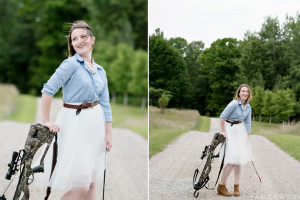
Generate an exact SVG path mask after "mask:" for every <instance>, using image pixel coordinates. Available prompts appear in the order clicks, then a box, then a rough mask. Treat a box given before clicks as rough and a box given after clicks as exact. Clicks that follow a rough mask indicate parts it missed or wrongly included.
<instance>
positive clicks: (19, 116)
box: [10, 95, 37, 123]
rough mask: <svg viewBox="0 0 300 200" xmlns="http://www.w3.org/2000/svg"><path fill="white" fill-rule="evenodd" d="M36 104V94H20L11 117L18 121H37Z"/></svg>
mask: <svg viewBox="0 0 300 200" xmlns="http://www.w3.org/2000/svg"><path fill="white" fill-rule="evenodd" d="M36 106H37V105H36V99H35V97H34V96H30V95H19V96H18V97H17V101H16V106H15V108H14V112H13V113H12V115H11V116H10V119H11V120H14V121H17V122H27V123H32V122H34V121H35V115H36Z"/></svg>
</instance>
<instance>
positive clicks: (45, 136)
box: [0, 124, 55, 200]
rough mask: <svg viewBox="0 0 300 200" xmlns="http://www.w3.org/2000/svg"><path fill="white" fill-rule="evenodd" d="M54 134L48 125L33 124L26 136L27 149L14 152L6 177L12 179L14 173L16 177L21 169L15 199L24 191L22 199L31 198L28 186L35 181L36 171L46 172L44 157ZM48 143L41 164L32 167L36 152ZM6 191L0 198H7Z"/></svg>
mask: <svg viewBox="0 0 300 200" xmlns="http://www.w3.org/2000/svg"><path fill="white" fill-rule="evenodd" d="M54 136H55V135H54V134H52V133H51V132H50V131H49V128H48V127H46V126H43V125H41V124H34V125H31V126H30V129H29V133H28V136H27V138H26V142H25V149H22V150H20V151H19V152H15V151H14V152H13V154H12V160H11V162H10V163H8V167H9V169H8V172H7V174H6V177H5V178H6V179H8V180H10V179H11V176H12V175H14V177H15V175H16V172H17V171H19V170H20V169H21V172H20V176H19V181H18V184H17V188H16V191H15V194H14V197H13V200H19V199H20V197H21V193H22V192H23V193H24V195H23V197H22V200H29V196H30V192H29V188H28V186H29V185H30V184H31V183H32V182H33V180H34V174H35V173H38V172H44V158H45V156H46V154H47V151H48V149H49V147H50V145H51V142H52V140H53V138H54ZM46 143H47V147H46V149H45V151H44V153H43V156H42V158H41V161H40V165H38V166H37V167H34V168H31V163H32V159H33V157H34V155H35V153H36V152H37V150H38V149H39V148H40V147H41V146H42V145H44V144H46ZM14 177H13V178H14ZM12 181H13V180H11V182H12ZM11 182H10V184H11ZM10 184H9V185H8V187H9V186H10ZM8 187H7V188H6V190H5V192H6V191H7V189H8ZM5 192H4V193H3V195H2V196H1V197H0V200H6V197H5Z"/></svg>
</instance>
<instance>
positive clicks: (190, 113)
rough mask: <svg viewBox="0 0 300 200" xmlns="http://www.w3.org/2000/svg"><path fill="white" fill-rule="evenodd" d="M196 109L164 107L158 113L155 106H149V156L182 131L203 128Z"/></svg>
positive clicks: (161, 148) (159, 150) (170, 141)
mask: <svg viewBox="0 0 300 200" xmlns="http://www.w3.org/2000/svg"><path fill="white" fill-rule="evenodd" d="M201 119H203V118H199V113H198V111H195V110H178V109H166V112H165V113H160V110H159V109H158V108H156V107H150V108H149V157H152V156H153V155H155V154H157V153H158V152H161V151H162V150H163V149H164V148H166V146H167V145H168V144H170V143H172V142H173V141H174V140H175V139H176V138H178V137H179V136H180V135H181V134H182V133H185V132H187V131H190V130H194V129H195V128H196V127H197V128H199V129H200V128H201V129H202V128H203V129H205V127H206V126H203V125H202V124H201Z"/></svg>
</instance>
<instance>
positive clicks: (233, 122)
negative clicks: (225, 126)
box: [225, 120, 242, 126]
mask: <svg viewBox="0 0 300 200" xmlns="http://www.w3.org/2000/svg"><path fill="white" fill-rule="evenodd" d="M225 121H226V122H228V123H230V124H231V126H232V125H233V124H240V123H242V122H240V121H229V120H225Z"/></svg>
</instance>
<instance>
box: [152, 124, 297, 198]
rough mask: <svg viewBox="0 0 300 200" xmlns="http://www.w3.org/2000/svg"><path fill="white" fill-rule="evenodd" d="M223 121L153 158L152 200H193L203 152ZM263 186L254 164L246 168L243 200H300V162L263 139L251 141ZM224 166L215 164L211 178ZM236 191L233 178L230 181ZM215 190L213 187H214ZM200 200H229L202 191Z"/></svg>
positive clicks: (209, 191)
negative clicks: (197, 171) (195, 181)
mask: <svg viewBox="0 0 300 200" xmlns="http://www.w3.org/2000/svg"><path fill="white" fill-rule="evenodd" d="M219 129H220V128H219V120H218V119H211V131H210V132H209V133H203V132H198V131H191V132H188V133H186V134H184V135H183V136H182V137H180V138H179V139H178V140H177V141H176V142H175V143H174V144H172V145H169V146H168V148H166V149H165V150H164V151H163V152H161V153H159V154H157V155H155V156H153V157H152V158H151V159H150V163H149V167H150V168H149V169H150V170H149V173H150V174H149V175H150V177H149V178H150V183H149V184H150V185H149V190H150V194H149V196H150V198H149V199H150V200H165V199H172V200H174V199H178V200H179V199H180V200H185V199H193V192H194V190H193V186H192V177H193V174H194V170H195V169H196V168H197V166H198V165H199V164H200V156H201V152H202V151H203V149H204V146H205V145H208V144H210V142H211V140H212V137H213V133H215V132H216V131H219ZM250 141H251V145H252V149H253V154H254V159H255V161H254V162H255V165H256V168H257V170H258V172H259V174H260V177H261V178H262V183H260V182H259V180H258V178H257V176H256V174H255V171H254V168H253V166H252V164H251V163H248V164H246V165H245V166H244V167H243V168H242V175H241V183H240V191H241V196H240V197H239V199H245V200H246V199H247V200H248V199H282V200H283V199H300V190H299V184H300V162H298V161H297V160H295V159H294V158H292V157H290V156H289V155H288V154H287V153H285V152H283V151H282V150H280V149H279V148H278V147H277V146H276V145H275V144H273V143H271V142H270V141H269V140H267V139H266V138H264V137H262V136H258V135H252V136H251V137H250ZM219 166H220V162H219V161H218V160H215V162H214V163H213V167H212V172H211V173H210V177H211V178H212V179H214V180H215V179H216V177H217V172H218V170H219ZM227 185H228V189H229V191H231V192H232V190H233V175H232V174H231V175H230V176H229V178H228V181H227ZM212 186H213V185H212ZM198 199H226V198H224V197H220V196H219V195H217V194H216V189H215V190H214V191H212V190H207V189H201V190H200V192H199V197H198Z"/></svg>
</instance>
